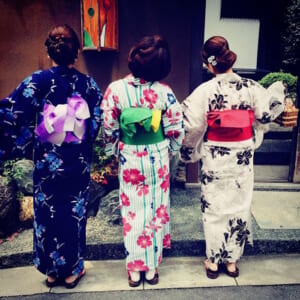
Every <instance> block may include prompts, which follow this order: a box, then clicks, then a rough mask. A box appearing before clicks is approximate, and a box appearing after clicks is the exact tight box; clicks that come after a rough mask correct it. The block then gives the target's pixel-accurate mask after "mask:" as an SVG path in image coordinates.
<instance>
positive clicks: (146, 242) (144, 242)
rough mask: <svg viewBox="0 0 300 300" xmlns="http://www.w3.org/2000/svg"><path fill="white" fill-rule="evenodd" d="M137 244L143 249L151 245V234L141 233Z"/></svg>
mask: <svg viewBox="0 0 300 300" xmlns="http://www.w3.org/2000/svg"><path fill="white" fill-rule="evenodd" d="M137 244H138V245H139V246H140V247H141V248H143V249H145V248H147V247H150V246H151V245H152V242H151V239H150V236H149V235H140V236H139V237H138V240H137Z"/></svg>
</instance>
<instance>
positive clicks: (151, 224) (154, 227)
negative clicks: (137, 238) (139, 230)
mask: <svg viewBox="0 0 300 300" xmlns="http://www.w3.org/2000/svg"><path fill="white" fill-rule="evenodd" d="M146 228H147V229H149V230H151V231H155V232H157V231H158V229H161V226H159V225H156V224H154V223H152V222H150V223H149V225H147V226H146Z"/></svg>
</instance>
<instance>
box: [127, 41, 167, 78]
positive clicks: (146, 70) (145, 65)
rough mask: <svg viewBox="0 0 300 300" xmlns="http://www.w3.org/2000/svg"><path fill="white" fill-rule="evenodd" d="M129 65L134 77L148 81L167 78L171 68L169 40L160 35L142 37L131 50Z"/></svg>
mask: <svg viewBox="0 0 300 300" xmlns="http://www.w3.org/2000/svg"><path fill="white" fill-rule="evenodd" d="M128 67H129V69H130V71H131V72H132V74H133V76H134V77H138V78H142V79H144V80H146V81H159V80H161V79H163V78H165V77H166V76H167V75H168V74H169V72H170V70H171V59H170V52H169V47H168V44H167V42H166V41H165V40H164V39H163V38H162V37H161V36H159V35H154V36H146V37H144V38H142V39H141V40H140V41H139V42H138V43H137V44H136V45H134V46H133V47H132V48H131V49H130V51H129V54H128Z"/></svg>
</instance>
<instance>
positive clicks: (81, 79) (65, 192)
mask: <svg viewBox="0 0 300 300" xmlns="http://www.w3.org/2000/svg"><path fill="white" fill-rule="evenodd" d="M45 45H46V48H47V51H48V55H49V57H50V58H51V60H52V63H53V64H52V65H53V66H52V67H51V68H50V69H48V70H44V71H37V72H34V73H33V74H32V75H30V76H29V77H27V78H26V79H25V80H24V81H23V82H22V83H21V84H20V85H19V86H18V87H17V88H16V90H15V91H14V92H13V93H12V94H11V95H10V96H8V97H7V98H5V99H3V100H2V101H0V126H1V127H0V134H1V135H2V138H1V144H0V159H1V160H2V161H3V160H5V159H11V158H16V157H27V158H32V153H33V152H34V163H35V169H34V174H33V180H34V192H33V193H34V224H33V225H34V265H35V267H36V268H37V269H38V270H39V271H40V272H42V273H43V274H46V275H47V279H46V284H47V286H48V287H53V286H55V285H58V284H62V285H65V287H66V288H74V287H75V286H76V285H77V283H78V282H79V280H80V279H81V278H82V276H83V275H84V274H85V268H84V258H83V254H84V249H85V242H86V241H85V240H86V239H85V234H86V232H85V230H86V205H87V202H88V197H89V181H90V161H91V153H92V144H93V142H94V140H95V138H96V136H97V134H98V130H99V126H100V103H101V100H102V93H101V91H100V89H99V87H98V86H97V84H96V82H95V81H94V80H93V78H91V77H89V76H88V75H85V74H82V73H80V72H79V71H77V70H76V69H75V68H74V67H73V64H74V62H75V60H76V58H77V57H78V52H79V48H80V43H79V39H78V37H77V35H76V33H75V32H74V31H73V29H72V28H70V27H69V26H68V25H59V26H56V27H54V28H53V29H52V30H51V31H50V33H49V36H48V38H47V39H46V41H45ZM3 135H4V137H5V138H3ZM33 149H34V151H33Z"/></svg>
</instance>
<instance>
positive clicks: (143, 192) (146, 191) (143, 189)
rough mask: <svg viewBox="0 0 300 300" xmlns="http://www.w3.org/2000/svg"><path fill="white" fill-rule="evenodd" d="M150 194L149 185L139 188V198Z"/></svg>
mask: <svg viewBox="0 0 300 300" xmlns="http://www.w3.org/2000/svg"><path fill="white" fill-rule="evenodd" d="M147 194H149V186H148V184H144V185H143V186H142V187H140V188H139V191H138V196H142V195H147Z"/></svg>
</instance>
